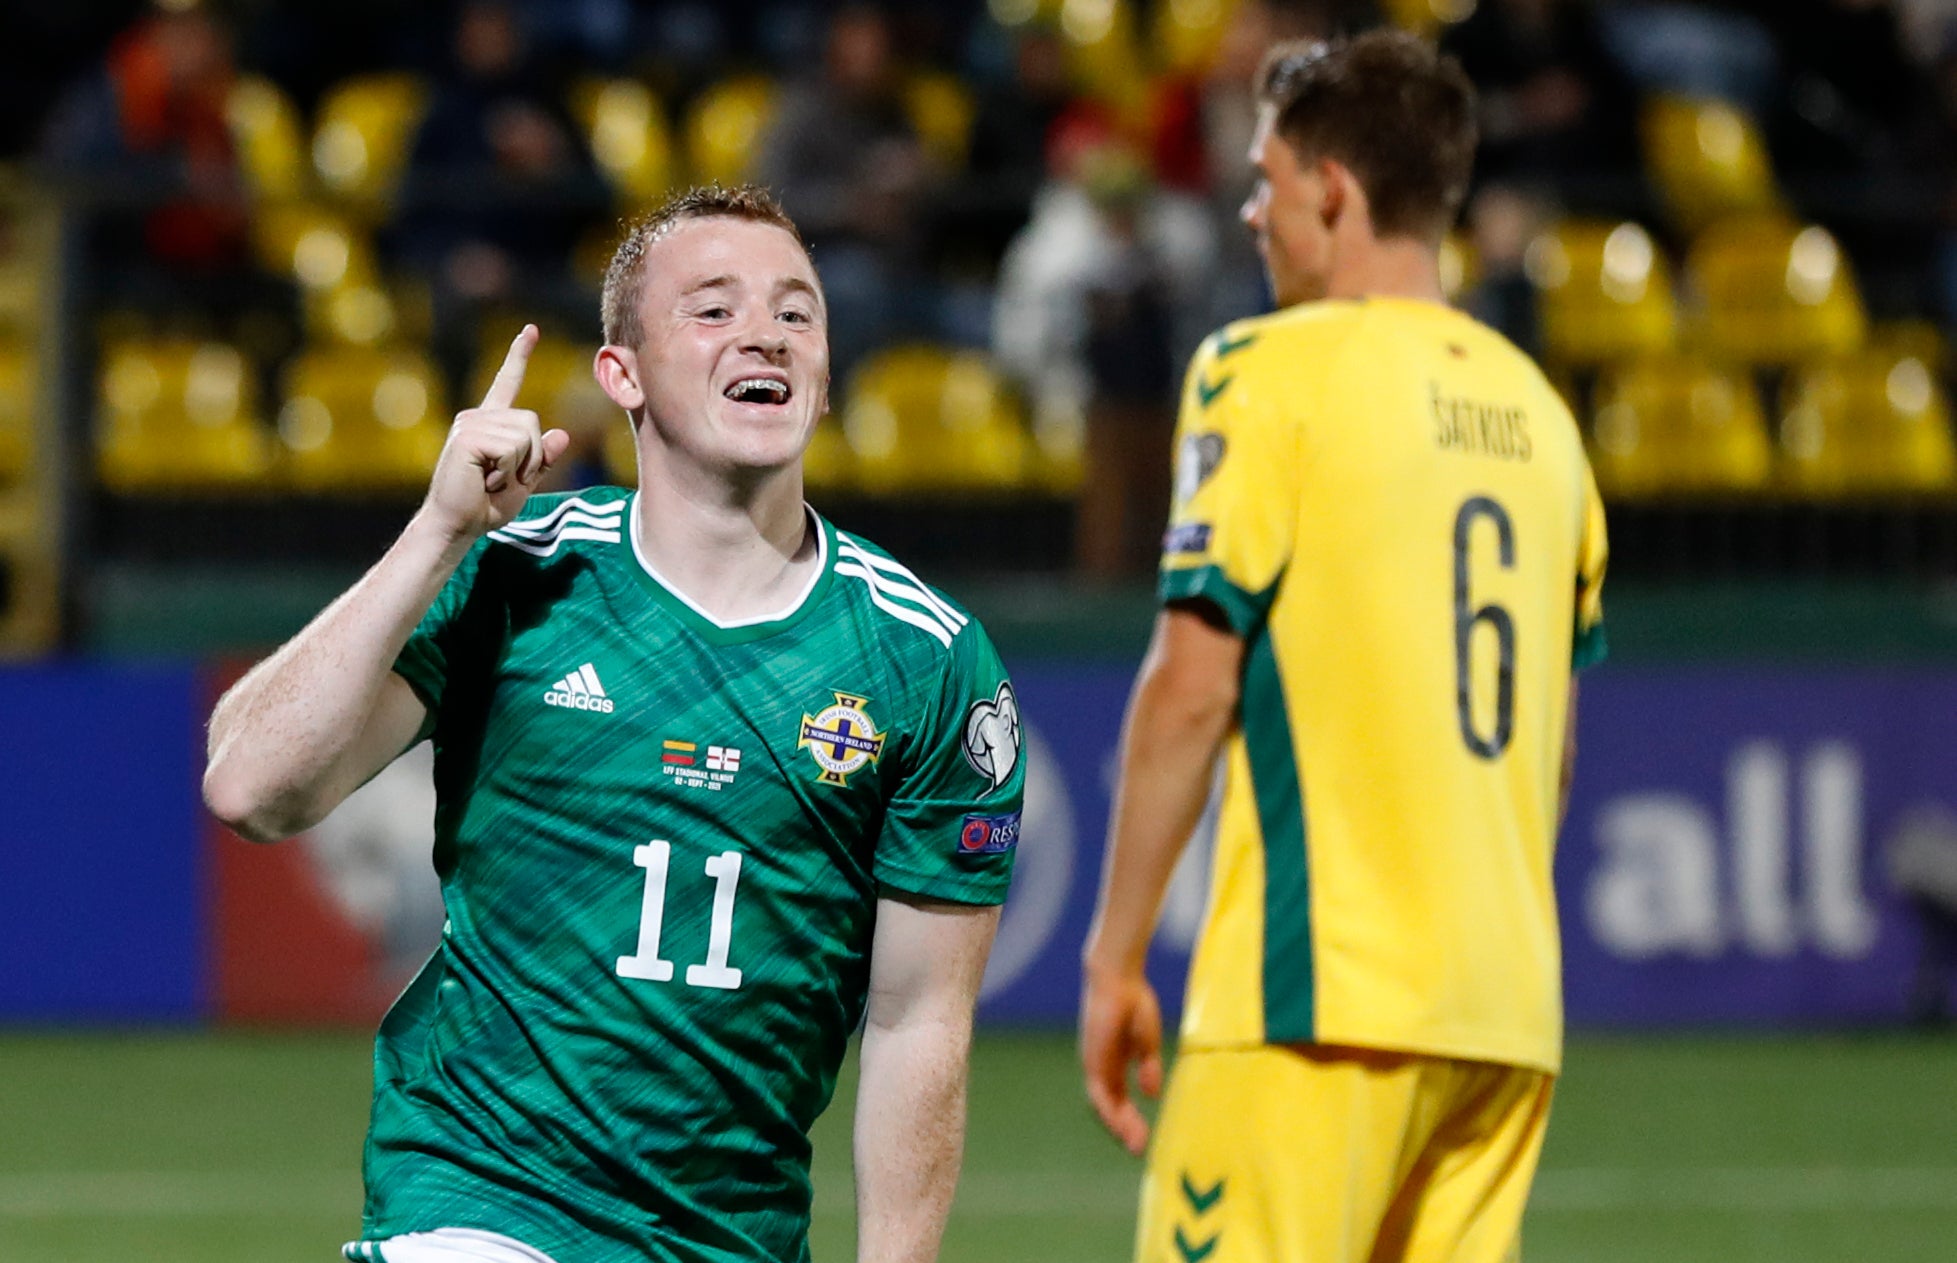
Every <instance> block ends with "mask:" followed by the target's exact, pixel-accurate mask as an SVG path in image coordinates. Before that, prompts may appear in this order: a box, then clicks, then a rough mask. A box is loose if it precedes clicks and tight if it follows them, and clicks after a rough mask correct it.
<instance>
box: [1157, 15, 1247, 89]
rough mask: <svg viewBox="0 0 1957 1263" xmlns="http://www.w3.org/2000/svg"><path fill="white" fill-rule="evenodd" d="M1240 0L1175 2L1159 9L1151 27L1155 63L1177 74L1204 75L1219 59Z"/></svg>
mask: <svg viewBox="0 0 1957 1263" xmlns="http://www.w3.org/2000/svg"><path fill="white" fill-rule="evenodd" d="M1237 4H1238V0H1175V2H1174V3H1170V4H1158V5H1156V6H1155V20H1154V22H1153V23H1151V25H1150V31H1149V33H1150V35H1151V36H1152V42H1153V44H1154V49H1153V52H1154V60H1155V64H1156V65H1157V66H1159V67H1161V68H1162V69H1164V70H1168V71H1171V72H1173V73H1177V74H1200V73H1201V72H1202V71H1203V70H1205V69H1206V68H1207V67H1208V66H1209V64H1210V62H1211V61H1212V60H1214V59H1215V57H1216V50H1217V47H1218V46H1219V45H1220V44H1222V42H1223V34H1224V32H1225V31H1226V30H1228V29H1229V26H1230V18H1231V16H1232V15H1233V14H1234V13H1235V12H1236V9H1237Z"/></svg>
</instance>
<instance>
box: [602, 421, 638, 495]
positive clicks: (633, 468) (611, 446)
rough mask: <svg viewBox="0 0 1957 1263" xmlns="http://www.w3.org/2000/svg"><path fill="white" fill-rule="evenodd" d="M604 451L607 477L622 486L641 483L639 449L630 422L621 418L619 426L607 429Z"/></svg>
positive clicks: (634, 485) (632, 485) (633, 485)
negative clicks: (633, 438)
mask: <svg viewBox="0 0 1957 1263" xmlns="http://www.w3.org/2000/svg"><path fill="white" fill-rule="evenodd" d="M602 451H603V454H604V459H605V476H606V477H607V478H609V479H611V481H612V482H614V483H616V484H617V485H619V486H621V487H636V486H638V485H639V449H638V446H637V444H635V443H634V442H633V441H632V426H631V423H630V422H628V421H626V420H625V419H623V418H621V419H620V420H619V424H618V425H617V426H615V427H613V428H612V429H609V430H606V431H605V441H604V446H603V448H602Z"/></svg>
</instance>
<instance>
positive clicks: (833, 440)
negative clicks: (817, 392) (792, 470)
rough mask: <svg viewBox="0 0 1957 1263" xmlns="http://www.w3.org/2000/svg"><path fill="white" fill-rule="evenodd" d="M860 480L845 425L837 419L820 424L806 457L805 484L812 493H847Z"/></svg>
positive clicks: (828, 419) (825, 418)
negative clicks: (857, 477) (857, 478)
mask: <svg viewBox="0 0 1957 1263" xmlns="http://www.w3.org/2000/svg"><path fill="white" fill-rule="evenodd" d="M855 477H856V453H854V452H852V451H851V450H850V447H849V440H848V439H847V438H846V437H844V435H843V423H842V421H841V420H839V419H838V418H837V417H835V416H833V415H829V416H824V417H823V418H822V420H821V421H820V422H818V423H817V424H816V427H815V435H814V436H813V437H812V438H810V440H809V448H808V451H806V452H804V453H803V454H802V484H803V485H804V486H805V487H807V488H808V489H809V490H810V491H812V492H817V493H820V492H824V491H847V490H849V488H850V487H851V486H852V485H854V482H855Z"/></svg>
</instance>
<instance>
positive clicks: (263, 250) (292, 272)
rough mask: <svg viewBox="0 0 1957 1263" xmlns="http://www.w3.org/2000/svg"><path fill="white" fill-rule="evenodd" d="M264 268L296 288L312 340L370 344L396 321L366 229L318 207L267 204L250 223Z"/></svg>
mask: <svg viewBox="0 0 1957 1263" xmlns="http://www.w3.org/2000/svg"><path fill="white" fill-rule="evenodd" d="M253 235H254V237H255V239H256V242H257V249H258V255H259V258H260V260H261V261H262V262H263V263H264V264H265V266H266V267H268V268H270V269H272V270H273V271H276V272H279V273H281V274H283V275H286V276H289V277H291V278H292V279H293V281H295V282H296V283H297V284H298V286H299V291H300V294H301V296H302V305H303V309H304V313H305V323H306V333H307V336H308V338H309V339H310V340H312V341H315V342H345V343H349V344H351V345H354V346H375V345H379V344H380V343H383V342H386V341H387V340H388V339H389V338H391V337H392V336H393V335H394V334H395V332H396V329H397V327H398V325H399V319H398V314H397V312H396V311H395V303H394V300H393V298H392V297H391V296H390V295H389V294H388V292H387V289H386V288H385V286H384V285H383V284H382V282H381V278H380V266H379V264H378V262H377V261H376V259H375V257H374V248H373V243H372V242H371V241H370V240H369V237H368V233H367V231H366V229H365V228H363V227H361V226H360V225H359V224H357V223H355V222H353V221H352V220H350V219H349V218H347V217H346V216H345V215H341V214H339V213H337V212H335V211H332V210H329V209H327V208H325V207H322V206H316V205H311V204H307V203H304V202H288V203H282V204H277V205H273V206H269V207H266V208H265V209H264V210H263V211H262V212H261V213H260V214H259V215H258V216H257V219H256V220H255V222H254V224H253Z"/></svg>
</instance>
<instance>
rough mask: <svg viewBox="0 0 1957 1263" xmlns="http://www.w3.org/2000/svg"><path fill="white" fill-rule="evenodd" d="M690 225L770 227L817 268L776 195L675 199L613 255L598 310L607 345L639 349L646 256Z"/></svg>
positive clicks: (705, 188) (708, 191) (750, 187)
mask: <svg viewBox="0 0 1957 1263" xmlns="http://www.w3.org/2000/svg"><path fill="white" fill-rule="evenodd" d="M690 219H745V220H748V221H749V222H751V223H757V224H768V225H770V226H771V227H775V228H779V229H781V230H782V231H783V232H785V233H787V234H788V235H789V236H791V237H793V238H795V244H796V245H798V246H800V247H801V248H802V253H803V254H805V255H809V264H810V266H811V267H813V266H814V264H815V257H814V255H813V254H810V251H809V243H808V242H807V241H805V240H803V239H802V230H801V229H800V228H797V227H796V226H795V221H794V220H793V219H790V218H789V216H788V212H787V211H785V210H783V209H782V208H781V203H780V202H777V201H776V200H775V199H774V195H773V194H771V193H769V192H768V190H766V189H764V188H762V187H760V186H759V185H754V184H742V185H737V186H735V187H734V188H731V189H730V188H723V187H721V186H720V185H718V184H706V185H700V186H698V187H695V188H690V189H688V190H686V192H684V193H676V194H674V195H673V196H672V197H669V198H667V199H666V201H665V202H664V203H663V204H662V205H660V206H659V208H658V209H656V210H654V211H652V212H651V213H649V214H647V215H644V216H642V217H640V218H639V219H636V220H634V221H632V222H631V223H630V224H628V225H626V228H625V235H624V236H623V237H622V238H621V239H620V240H619V243H618V249H616V250H614V251H613V252H612V261H611V263H610V264H609V265H608V266H607V267H606V268H605V288H604V292H603V296H602V297H601V299H600V300H599V307H598V311H599V319H600V320H601V321H602V322H603V325H604V333H605V342H606V344H607V345H609V346H637V345H638V344H639V339H640V337H642V336H643V334H644V332H645V331H644V330H643V329H641V328H640V327H639V296H640V295H641V294H642V293H643V292H644V290H645V260H646V251H647V250H648V249H650V248H651V247H652V245H653V243H654V242H656V241H658V240H659V239H660V238H661V237H664V236H665V235H666V234H667V233H669V232H671V231H672V230H673V229H674V227H676V226H677V225H679V224H681V223H684V222H685V221H687V220H690Z"/></svg>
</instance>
